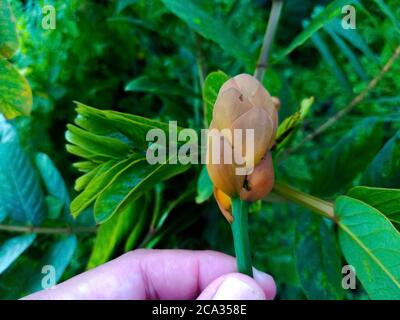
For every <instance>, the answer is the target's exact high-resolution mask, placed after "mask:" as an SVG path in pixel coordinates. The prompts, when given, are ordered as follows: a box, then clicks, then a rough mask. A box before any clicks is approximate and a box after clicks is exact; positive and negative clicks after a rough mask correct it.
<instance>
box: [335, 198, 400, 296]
mask: <svg viewBox="0 0 400 320" xmlns="http://www.w3.org/2000/svg"><path fill="white" fill-rule="evenodd" d="M335 213H336V215H337V216H338V218H339V222H338V225H339V227H340V229H339V241H340V245H341V248H342V251H343V254H344V256H345V258H346V260H347V262H348V263H349V264H350V265H352V266H353V267H354V268H355V272H356V275H357V277H358V279H359V280H360V282H361V283H362V285H363V287H364V289H365V290H366V291H367V293H368V295H369V296H370V298H371V299H394V300H399V299H400V264H399V261H400V250H399V248H400V234H399V232H398V231H397V230H396V229H395V228H394V227H393V225H392V224H391V223H390V221H389V220H388V219H387V218H386V217H385V216H384V215H382V214H381V213H380V212H379V211H378V210H376V209H374V208H372V207H371V206H369V205H367V204H366V203H364V202H362V201H360V200H356V199H353V198H350V197H347V196H340V197H339V198H337V200H336V204H335Z"/></svg>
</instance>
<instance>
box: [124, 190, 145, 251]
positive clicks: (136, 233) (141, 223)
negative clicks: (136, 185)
mask: <svg viewBox="0 0 400 320" xmlns="http://www.w3.org/2000/svg"><path fill="white" fill-rule="evenodd" d="M141 201H143V203H142V205H141V210H140V211H141V213H140V214H139V215H138V220H137V221H136V223H135V225H134V226H133V227H132V230H131V232H130V233H129V236H128V238H127V240H126V242H125V245H124V251H125V252H127V251H130V250H132V249H136V248H137V247H138V245H139V242H140V241H141V239H142V237H143V236H144V234H145V232H146V231H148V230H149V225H150V220H151V214H150V212H148V207H149V202H150V201H151V200H150V198H149V196H147V195H146V194H145V195H144V196H143V199H142V200H141Z"/></svg>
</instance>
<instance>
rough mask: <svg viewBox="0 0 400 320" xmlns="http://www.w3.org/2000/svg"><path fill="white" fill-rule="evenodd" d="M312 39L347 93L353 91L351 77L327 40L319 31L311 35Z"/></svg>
mask: <svg viewBox="0 0 400 320" xmlns="http://www.w3.org/2000/svg"><path fill="white" fill-rule="evenodd" d="M311 41H312V42H313V43H314V45H315V46H316V47H317V49H318V51H319V52H320V54H321V56H322V58H323V59H324V60H325V62H326V63H327V64H328V65H329V67H330V68H331V70H332V72H333V74H334V75H335V77H336V79H337V80H338V81H339V83H340V84H341V86H342V87H343V88H344V89H345V90H346V91H347V94H350V93H352V92H351V84H350V82H349V79H348V78H347V75H346V73H345V72H344V70H343V69H342V67H341V65H339V63H338V62H337V61H336V58H335V56H334V55H333V54H332V52H331V50H330V48H329V46H328V45H327V44H326V43H325V41H324V40H323V39H322V38H321V37H320V36H319V34H318V33H314V34H313V35H312V36H311Z"/></svg>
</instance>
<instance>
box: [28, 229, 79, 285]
mask: <svg viewBox="0 0 400 320" xmlns="http://www.w3.org/2000/svg"><path fill="white" fill-rule="evenodd" d="M77 244H78V241H77V239H76V236H75V235H70V236H68V237H66V238H64V239H62V240H59V241H56V242H54V243H53V244H52V245H51V246H50V248H49V249H48V251H47V253H46V254H45V256H44V257H43V258H42V259H40V262H39V263H38V265H37V266H36V268H37V269H36V268H35V271H36V272H34V273H33V276H32V277H31V278H30V279H29V280H28V292H30V293H32V292H36V291H39V290H42V289H44V288H43V284H45V285H48V284H47V283H43V282H44V281H45V276H46V275H47V274H48V272H49V270H47V269H46V267H51V268H54V271H55V279H54V280H55V282H56V283H57V282H58V281H59V280H60V279H61V276H62V275H63V273H64V271H65V269H66V268H67V267H68V265H69V263H70V262H71V259H72V256H73V254H74V252H75V250H76V248H77Z"/></svg>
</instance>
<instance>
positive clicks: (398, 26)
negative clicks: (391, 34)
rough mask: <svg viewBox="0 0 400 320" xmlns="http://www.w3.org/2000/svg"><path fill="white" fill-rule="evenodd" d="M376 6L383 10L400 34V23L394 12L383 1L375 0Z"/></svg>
mask: <svg viewBox="0 0 400 320" xmlns="http://www.w3.org/2000/svg"><path fill="white" fill-rule="evenodd" d="M375 2H376V4H377V5H378V6H379V8H380V9H381V10H382V12H383V13H384V14H385V15H386V16H387V17H388V18H389V20H390V21H391V22H392V24H393V26H394V27H395V29H396V31H397V32H398V33H400V22H399V20H397V18H396V16H395V14H394V13H393V10H392V9H391V8H390V7H389V6H388V5H387V4H386V3H385V2H384V1H383V0H375Z"/></svg>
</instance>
